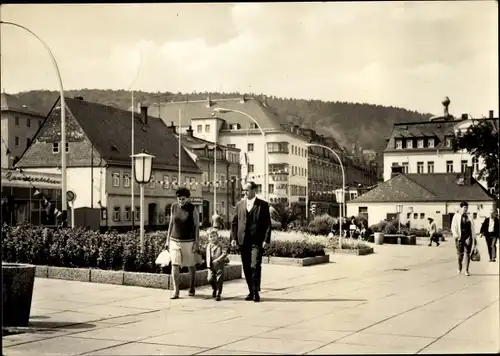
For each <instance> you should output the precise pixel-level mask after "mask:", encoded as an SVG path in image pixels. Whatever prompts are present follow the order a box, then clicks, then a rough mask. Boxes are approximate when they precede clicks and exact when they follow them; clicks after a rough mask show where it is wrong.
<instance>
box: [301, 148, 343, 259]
mask: <svg viewBox="0 0 500 356" xmlns="http://www.w3.org/2000/svg"><path fill="white" fill-rule="evenodd" d="M306 146H308V147H313V146H314V147H321V148H324V149H326V150H328V151H330V152H331V153H332V154H333V155H334V156H335V157H336V158H337V159H338V160H339V163H340V169H341V170H342V189H341V191H340V194H337V201H339V198H340V201H339V203H340V204H341V205H340V221H339V229H340V237H339V248H340V249H342V220H343V219H342V218H343V215H344V204H345V203H344V201H345V195H344V194H345V193H344V188H345V173H344V165H343V164H342V160H341V159H340V157H339V155H338V154H337V152H335V151H334V150H333V149H331V148H330V147H327V146H324V145H318V144H316V143H306Z"/></svg>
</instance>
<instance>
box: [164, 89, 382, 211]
mask: <svg viewBox="0 0 500 356" xmlns="http://www.w3.org/2000/svg"><path fill="white" fill-rule="evenodd" d="M159 113H160V117H161V119H162V120H164V121H165V122H167V123H171V122H176V123H177V122H178V120H179V118H180V126H181V132H186V130H188V128H189V127H192V128H193V136H194V137H198V138H201V139H204V140H207V141H210V142H218V143H220V144H223V145H225V146H227V147H230V148H238V149H240V150H241V161H240V163H241V177H242V179H244V180H253V181H255V183H256V184H257V185H258V187H259V188H258V189H259V193H258V196H259V197H261V198H265V197H266V189H267V191H268V192H269V201H270V203H271V204H278V205H282V206H286V205H288V206H290V207H291V208H292V209H293V210H294V212H295V213H296V214H299V215H302V216H305V209H306V201H307V199H306V193H307V191H308V188H309V200H311V199H316V198H318V199H319V198H321V199H324V200H325V202H327V205H328V204H332V202H333V204H334V205H335V203H334V199H335V198H334V194H329V193H331V192H333V190H334V189H335V188H340V186H341V176H340V174H341V173H340V168H339V166H338V162H336V159H335V158H333V157H331V156H330V152H329V151H328V152H326V150H325V151H324V152H323V150H322V149H316V148H313V147H308V146H307V143H308V142H311V141H312V142H317V143H321V144H325V143H326V144H327V145H331V146H333V148H334V149H339V148H338V145H337V144H336V143H335V141H334V140H333V139H331V138H323V139H320V136H319V135H317V134H316V132H315V131H314V130H306V129H300V128H299V127H298V126H296V125H291V124H289V123H288V122H287V121H286V120H285V119H283V118H282V117H280V116H279V115H277V114H276V113H275V112H274V110H273V109H272V108H271V107H269V106H268V105H267V102H266V100H265V97H264V100H258V99H256V98H248V97H246V96H243V97H242V98H232V99H217V100H212V99H211V98H210V96H209V97H207V99H206V100H197V101H185V102H170V103H162V104H161V105H160V107H159ZM250 117H251V118H253V119H254V120H255V121H254V120H252V119H251V118H250ZM257 124H258V125H257ZM330 141H331V142H330ZM266 150H267V167H266V160H265V154H266ZM320 151H321V152H320ZM339 152H340V153H341V154H342V156H343V157H344V160H345V167H346V177H347V178H346V179H347V180H346V181H347V182H348V183H347V184H348V185H351V186H356V187H357V186H358V184H361V183H362V182H364V181H365V180H366V181H367V182H369V184H373V182H374V181H376V177H373V174H372V173H373V170H372V169H371V166H370V164H369V163H368V164H361V163H356V164H354V163H353V158H351V155H350V154H348V153H346V152H344V151H343V150H341V149H339ZM355 156H356V157H357V155H355ZM367 167H370V168H369V169H368V170H367ZM266 168H267V172H268V175H269V176H268V177H269V179H268V186H267V187H264V182H265V179H264V177H265V174H266ZM365 173H368V175H367V176H366V177H365ZM312 176H313V177H314V179H313V178H312ZM308 178H309V186H308V182H307V179H308ZM314 181H318V183H319V182H320V181H321V185H318V186H316V185H313V182H314ZM357 181H359V183H356V184H355V182H357ZM325 182H326V183H325ZM330 188H331V189H330ZM327 210H328V209H327Z"/></svg>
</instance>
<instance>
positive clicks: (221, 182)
mask: <svg viewBox="0 0 500 356" xmlns="http://www.w3.org/2000/svg"><path fill="white" fill-rule="evenodd" d="M225 180H226V175H225V174H221V175H220V185H219V186H220V187H221V188H225V187H226V183H227V182H225Z"/></svg>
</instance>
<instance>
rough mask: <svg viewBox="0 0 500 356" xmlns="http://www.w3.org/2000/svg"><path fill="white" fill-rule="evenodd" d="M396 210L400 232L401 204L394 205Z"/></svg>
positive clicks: (399, 230)
mask: <svg viewBox="0 0 500 356" xmlns="http://www.w3.org/2000/svg"><path fill="white" fill-rule="evenodd" d="M396 212H397V213H398V233H400V232H401V213H402V212H403V205H401V204H397V205H396Z"/></svg>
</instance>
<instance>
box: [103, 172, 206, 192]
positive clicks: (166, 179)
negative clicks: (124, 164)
mask: <svg viewBox="0 0 500 356" xmlns="http://www.w3.org/2000/svg"><path fill="white" fill-rule="evenodd" d="M120 176H121V175H120V172H113V173H111V180H112V185H113V187H120V186H121V185H120V183H121V179H120ZM177 180H178V178H177V176H172V177H171V179H170V176H168V175H164V176H163V181H162V182H163V183H164V184H163V189H169V188H171V187H170V184H169V183H171V184H172V188H173V186H175V185H177ZM130 182H131V174H130V173H123V187H124V188H129V187H130ZM156 182H157V180H156V176H155V174H154V173H152V175H151V180H150V182H149V183H148V188H151V189H155V188H156ZM185 183H186V185H188V186H189V187H190V189H192V190H195V189H196V184H194V183H196V179H195V177H186V180H185Z"/></svg>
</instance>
